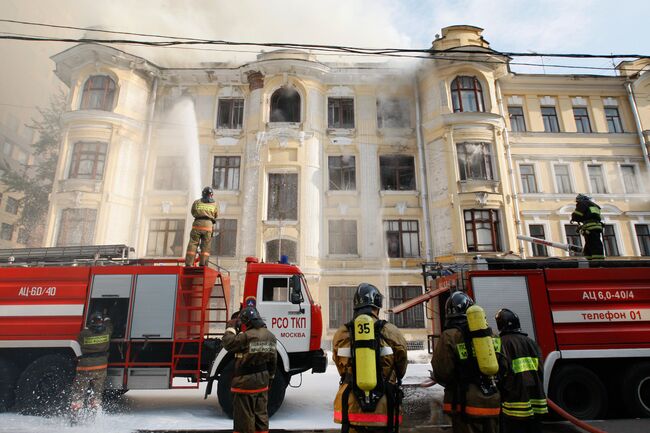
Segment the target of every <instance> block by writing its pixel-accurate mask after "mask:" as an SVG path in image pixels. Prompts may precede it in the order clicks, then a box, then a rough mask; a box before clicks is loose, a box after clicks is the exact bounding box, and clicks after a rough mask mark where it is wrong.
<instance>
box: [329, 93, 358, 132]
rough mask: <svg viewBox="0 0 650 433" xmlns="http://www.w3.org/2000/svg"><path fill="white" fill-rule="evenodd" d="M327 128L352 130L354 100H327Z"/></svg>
mask: <svg viewBox="0 0 650 433" xmlns="http://www.w3.org/2000/svg"><path fill="white" fill-rule="evenodd" d="M327 127H328V128H354V99H352V98H328V99H327Z"/></svg>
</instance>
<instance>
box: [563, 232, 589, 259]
mask: <svg viewBox="0 0 650 433" xmlns="http://www.w3.org/2000/svg"><path fill="white" fill-rule="evenodd" d="M568 227H571V230H574V231H575V234H573V233H572V234H569V232H567V228H568ZM562 229H563V231H564V239H565V241H566V243H567V244H572V245H575V246H577V247H580V248H584V244H583V242H582V235H580V232H579V231H578V226H577V225H574V224H563V225H562ZM566 255H570V253H569V252H567V253H566Z"/></svg>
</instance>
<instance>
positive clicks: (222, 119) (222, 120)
mask: <svg viewBox="0 0 650 433" xmlns="http://www.w3.org/2000/svg"><path fill="white" fill-rule="evenodd" d="M243 122H244V99H243V98H236V99H219V108H218V113H217V128H218V129H242V125H243Z"/></svg>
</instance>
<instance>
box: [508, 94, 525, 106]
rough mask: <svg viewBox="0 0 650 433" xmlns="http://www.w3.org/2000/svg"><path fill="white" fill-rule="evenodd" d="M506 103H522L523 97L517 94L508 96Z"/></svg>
mask: <svg viewBox="0 0 650 433" xmlns="http://www.w3.org/2000/svg"><path fill="white" fill-rule="evenodd" d="M508 105H524V98H522V97H521V96H517V95H512V96H508Z"/></svg>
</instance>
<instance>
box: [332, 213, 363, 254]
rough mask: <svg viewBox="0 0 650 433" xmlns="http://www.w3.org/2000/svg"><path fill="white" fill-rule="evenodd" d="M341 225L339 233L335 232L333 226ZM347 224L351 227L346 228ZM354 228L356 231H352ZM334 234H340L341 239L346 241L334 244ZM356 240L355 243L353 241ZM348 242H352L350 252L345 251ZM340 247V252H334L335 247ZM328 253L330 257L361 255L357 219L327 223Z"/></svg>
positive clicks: (340, 219)
mask: <svg viewBox="0 0 650 433" xmlns="http://www.w3.org/2000/svg"><path fill="white" fill-rule="evenodd" d="M337 223H339V224H340V227H338V228H339V230H338V232H333V231H332V229H333V228H337V227H333V225H336V224H337ZM346 224H347V225H349V226H348V227H346ZM352 228H353V229H354V230H352ZM333 233H338V234H340V239H341V240H345V241H342V242H333V241H332V235H333ZM352 238H353V239H354V242H352V241H351V239H352ZM347 240H350V246H351V247H352V248H351V250H350V251H345V248H344V247H345V246H346V243H347ZM336 246H339V247H340V251H334V247H336ZM327 253H328V255H330V256H358V255H359V224H358V222H357V220H356V219H346V218H337V219H329V220H328V221H327Z"/></svg>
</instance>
